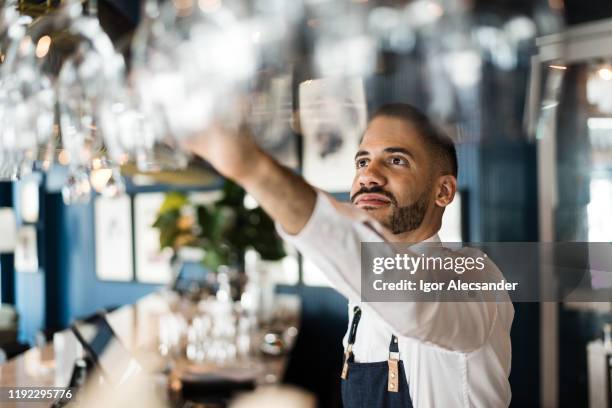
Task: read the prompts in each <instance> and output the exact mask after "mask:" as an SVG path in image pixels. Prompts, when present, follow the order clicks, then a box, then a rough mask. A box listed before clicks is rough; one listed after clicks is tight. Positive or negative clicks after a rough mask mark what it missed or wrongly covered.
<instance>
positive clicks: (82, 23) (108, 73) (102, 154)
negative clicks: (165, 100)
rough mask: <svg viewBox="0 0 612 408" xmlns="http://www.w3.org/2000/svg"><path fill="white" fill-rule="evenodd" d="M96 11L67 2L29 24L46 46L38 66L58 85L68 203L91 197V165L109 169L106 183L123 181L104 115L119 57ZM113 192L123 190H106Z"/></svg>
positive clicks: (119, 70)
mask: <svg viewBox="0 0 612 408" xmlns="http://www.w3.org/2000/svg"><path fill="white" fill-rule="evenodd" d="M95 10H96V7H95V4H93V3H92V4H89V5H88V12H89V14H85V13H84V12H83V6H82V5H81V3H80V2H78V1H76V0H69V1H66V2H65V3H63V4H62V5H61V6H60V8H59V9H58V10H57V11H55V12H52V13H49V14H47V15H45V16H43V17H41V18H39V19H37V20H35V21H34V22H33V23H32V25H31V27H30V33H31V35H32V38H33V39H35V40H36V41H37V43H38V44H40V43H41V42H42V41H47V42H48V44H49V45H48V50H47V52H46V53H45V55H44V57H43V58H41V66H42V68H43V70H44V72H46V73H48V74H49V75H50V77H51V78H52V79H53V81H54V85H55V87H56V89H57V98H58V116H59V130H60V135H61V144H62V148H63V154H64V158H65V161H66V162H67V165H68V176H67V181H66V185H65V188H64V190H63V191H62V194H63V197H64V201H65V202H66V203H80V202H87V201H88V200H89V197H90V192H91V183H90V180H89V178H90V175H89V173H90V171H91V170H100V169H99V168H94V163H98V164H100V163H101V164H103V165H104V166H105V168H107V169H109V170H111V172H110V174H111V177H109V178H108V181H109V182H110V181H113V182H114V181H117V182H118V184H117V185H116V186H119V185H122V184H123V182H122V181H118V180H117V179H116V176H118V174H119V173H118V171H117V166H119V165H120V164H122V163H123V161H125V160H126V159H127V157H126V156H125V155H124V154H123V152H121V151H119V150H118V149H116V148H114V144H113V141H114V140H115V139H116V135H115V134H114V132H116V128H115V127H114V126H110V125H109V123H113V118H109V117H108V112H111V113H112V112H113V106H114V105H116V104H117V95H119V93H120V92H121V91H122V90H123V86H124V73H125V68H124V63H123V58H122V57H121V55H119V54H118V53H117V52H116V51H115V49H114V47H113V44H112V42H111V40H110V38H109V37H108V36H107V35H106V33H105V32H104V31H103V29H102V28H101V27H100V24H99V22H98V19H97V16H96V15H95ZM106 139H107V140H108V141H109V143H106ZM118 177H119V178H120V176H118ZM100 179H101V178H98V179H97V180H98V181H99V180H100ZM100 188H102V187H100ZM102 189H103V188H102ZM115 190H116V191H117V192H120V191H121V190H122V189H121V188H117V189H111V190H110V191H115Z"/></svg>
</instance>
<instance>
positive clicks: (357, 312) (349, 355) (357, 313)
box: [340, 306, 361, 380]
mask: <svg viewBox="0 0 612 408" xmlns="http://www.w3.org/2000/svg"><path fill="white" fill-rule="evenodd" d="M359 320H361V308H360V307H359V306H355V307H354V308H353V322H352V323H351V330H350V331H349V337H348V342H347V343H348V345H347V347H346V351H345V352H344V364H343V366H342V374H341V375H340V377H341V378H342V379H343V380H346V379H347V378H348V363H349V362H350V361H353V344H355V337H357V327H358V326H359Z"/></svg>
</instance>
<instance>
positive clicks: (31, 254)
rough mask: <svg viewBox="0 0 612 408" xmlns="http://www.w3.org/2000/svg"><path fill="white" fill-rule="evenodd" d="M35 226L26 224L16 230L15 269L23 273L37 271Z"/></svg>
mask: <svg viewBox="0 0 612 408" xmlns="http://www.w3.org/2000/svg"><path fill="white" fill-rule="evenodd" d="M36 235H37V234H36V227H34V226H32V225H26V226H22V227H21V228H19V230H18V231H17V240H16V245H15V271H17V272H25V273H37V272H38V244H37V241H36Z"/></svg>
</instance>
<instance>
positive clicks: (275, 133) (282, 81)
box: [249, 75, 299, 169]
mask: <svg viewBox="0 0 612 408" xmlns="http://www.w3.org/2000/svg"><path fill="white" fill-rule="evenodd" d="M264 82H265V83H266V85H267V86H268V92H255V93H254V95H253V101H254V102H253V106H252V111H251V114H250V115H249V118H250V119H249V125H250V127H251V131H252V132H253V137H254V138H255V141H256V142H257V144H258V145H259V146H260V147H261V148H262V149H264V150H265V151H266V152H268V153H269V154H270V155H272V156H273V157H274V158H275V159H276V160H278V161H279V162H280V163H281V164H283V165H285V166H287V167H290V168H293V169H295V168H297V167H298V165H299V159H298V153H297V135H296V133H295V132H294V131H293V128H292V122H293V93H292V76H291V75H276V76H270V77H269V78H267V79H266V81H264ZM264 88H265V87H264Z"/></svg>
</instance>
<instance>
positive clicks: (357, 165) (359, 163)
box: [355, 159, 368, 169]
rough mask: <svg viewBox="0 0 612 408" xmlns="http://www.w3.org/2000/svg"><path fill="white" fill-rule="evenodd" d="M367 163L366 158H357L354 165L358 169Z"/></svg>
mask: <svg viewBox="0 0 612 408" xmlns="http://www.w3.org/2000/svg"><path fill="white" fill-rule="evenodd" d="M367 164H368V159H359V160H357V161H356V162H355V167H357V168H358V169H361V168H363V167H365V166H367Z"/></svg>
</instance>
